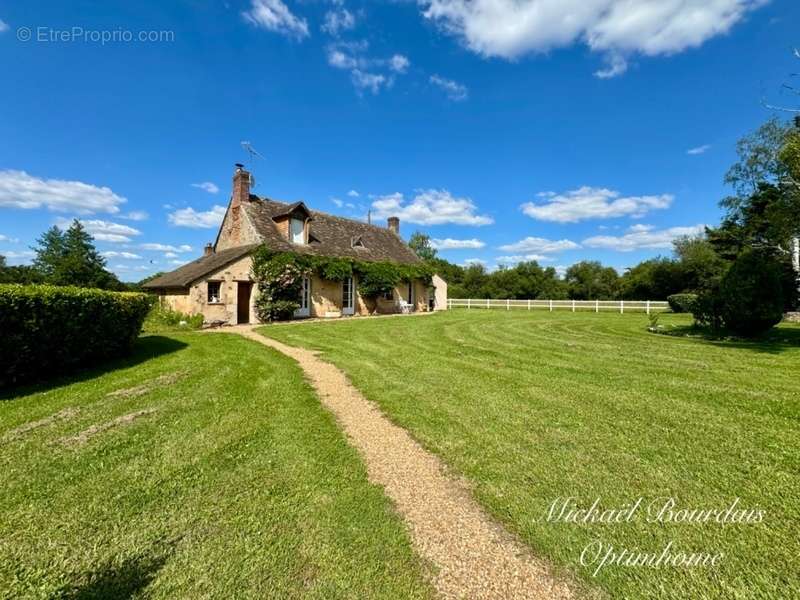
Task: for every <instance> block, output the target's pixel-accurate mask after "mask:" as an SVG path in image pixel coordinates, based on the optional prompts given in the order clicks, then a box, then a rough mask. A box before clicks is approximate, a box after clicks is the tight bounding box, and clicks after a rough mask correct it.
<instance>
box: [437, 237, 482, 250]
mask: <svg viewBox="0 0 800 600" xmlns="http://www.w3.org/2000/svg"><path fill="white" fill-rule="evenodd" d="M431 246H433V247H434V248H436V249H437V250H464V249H467V248H471V249H475V250H477V249H478V248H483V247H484V246H486V243H485V242H482V241H480V240H476V239H474V238H473V239H471V240H454V239H452V238H446V239H443V240H440V239H432V240H431Z"/></svg>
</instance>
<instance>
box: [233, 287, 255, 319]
mask: <svg viewBox="0 0 800 600" xmlns="http://www.w3.org/2000/svg"><path fill="white" fill-rule="evenodd" d="M252 289H253V284H252V283H250V282H249V281H240V282H239V289H238V292H237V295H236V322H237V323H239V324H243V323H249V322H250V291H251V290H252Z"/></svg>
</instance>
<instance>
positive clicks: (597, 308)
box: [594, 300, 600, 313]
mask: <svg viewBox="0 0 800 600" xmlns="http://www.w3.org/2000/svg"><path fill="white" fill-rule="evenodd" d="M594 312H596V313H599V312H600V300H595V301H594Z"/></svg>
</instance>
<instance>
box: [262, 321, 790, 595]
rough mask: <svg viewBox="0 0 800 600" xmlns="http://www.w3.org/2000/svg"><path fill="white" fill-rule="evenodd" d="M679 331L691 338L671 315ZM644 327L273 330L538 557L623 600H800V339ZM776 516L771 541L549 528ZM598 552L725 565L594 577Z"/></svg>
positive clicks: (750, 527)
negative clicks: (560, 513) (324, 362)
mask: <svg viewBox="0 0 800 600" xmlns="http://www.w3.org/2000/svg"><path fill="white" fill-rule="evenodd" d="M661 323H662V324H663V325H666V326H667V327H674V326H678V329H679V330H680V327H683V326H686V325H687V324H688V323H689V321H688V318H686V317H684V316H682V315H664V316H662V318H661ZM647 325H648V322H647V319H646V317H645V316H644V315H619V314H599V315H596V314H591V313H589V314H587V313H576V314H572V313H558V312H556V313H552V314H551V313H546V312H545V313H542V312H533V313H528V312H527V311H520V312H514V311H512V312H506V311H478V310H473V311H466V310H462V311H453V312H450V313H448V314H439V315H435V316H427V317H414V318H398V319H375V320H351V321H345V322H336V323H309V324H305V325H288V326H271V327H265V328H263V329H262V330H261V331H262V333H264V334H265V335H268V336H270V337H274V338H276V339H278V340H281V341H284V342H286V343H289V344H292V345H300V346H306V347H309V348H314V349H318V350H321V351H322V353H323V357H325V358H326V359H328V360H331V361H332V362H334V363H335V364H337V365H338V366H339V367H341V368H342V369H343V370H345V371H346V372H347V373H348V375H349V376H350V378H351V380H352V381H353V383H354V384H355V385H356V386H357V387H358V388H359V389H361V390H362V391H363V392H364V393H365V395H366V396H367V397H369V398H371V399H372V400H374V401H376V402H377V403H378V404H379V405H380V406H381V407H382V409H383V410H384V411H385V413H386V414H388V415H389V416H390V417H391V418H392V419H393V420H394V421H395V422H396V423H398V424H400V425H401V426H403V427H405V428H407V429H408V430H409V431H410V432H411V433H412V434H413V435H414V436H415V437H416V438H417V439H418V440H420V442H421V443H422V444H423V445H424V446H426V447H427V448H429V449H430V450H432V451H433V452H435V453H436V454H438V455H439V456H441V457H442V458H443V459H444V460H445V461H446V462H447V463H448V464H449V465H450V466H451V468H452V469H453V470H454V471H455V472H457V473H459V474H462V475H464V476H466V477H467V478H468V479H469V480H470V481H471V482H472V483H473V485H474V493H475V496H476V498H477V499H478V500H479V501H480V502H481V503H482V504H483V505H484V506H485V507H486V508H487V509H488V510H489V512H490V513H491V514H493V515H494V516H495V517H496V518H497V519H499V520H500V521H502V522H503V523H504V524H506V526H507V527H508V528H509V529H511V530H513V531H515V532H516V533H517V534H519V535H520V536H521V538H522V539H523V540H525V541H526V542H527V543H528V544H529V545H530V547H531V548H533V549H534V550H535V551H536V552H537V553H539V554H540V555H543V556H545V557H547V558H549V559H551V560H552V561H553V562H554V563H555V564H557V565H559V566H562V567H566V568H567V569H570V570H573V571H574V572H576V573H577V574H578V575H579V576H580V577H581V578H582V579H583V580H584V581H586V582H588V583H589V584H590V585H591V586H594V587H595V588H599V589H601V590H605V591H606V592H608V594H609V595H610V596H611V597H614V598H623V597H628V598H644V597H648V598H779V597H780V598H789V597H800V561H799V560H798V554H797V540H798V534H800V525H799V524H800V504H798V498H800V451H799V450H798V444H800V427H798V416H800V410H799V407H800V393H798V381H799V379H798V368H800V328H798V327H796V326H787V325H784V326H782V327H781V328H779V329H778V330H777V331H776V332H775V333H774V334H773V335H772V336H771V337H770V339H768V340H762V341H759V342H743V341H735V340H734V341H721V342H715V341H710V340H707V339H702V338H699V337H685V336H684V337H673V336H666V335H655V334H652V333H648V332H647V331H646V328H647ZM559 497H562V498H563V497H576V498H578V500H579V503H580V505H581V506H584V507H586V506H588V505H589V504H591V503H592V502H593V501H594V499H596V498H600V499H601V505H602V507H604V508H613V507H621V506H623V505H625V504H626V503H631V502H633V501H635V500H636V499H637V498H639V497H642V498H644V500H645V503H649V502H652V501H653V500H654V499H656V498H659V497H675V498H677V500H678V502H679V506H678V508H681V507H687V508H726V507H728V506H729V505H730V504H731V503H732V502H733V501H734V500H735V499H736V498H737V497H738V498H740V503H739V504H740V507H741V508H748V509H761V510H763V511H765V513H764V518H763V521H762V522H761V523H757V524H747V525H743V524H729V525H726V526H721V525H718V524H716V523H705V524H686V523H683V524H674V523H671V524H669V523H649V522H646V520H645V518H644V517H645V516H646V514H645V513H644V512H643V510H642V511H640V512H639V513H637V515H636V518H634V520H632V521H631V522H625V523H615V524H600V523H595V524H580V525H576V524H565V523H554V522H548V521H547V519H546V513H547V509H548V507H549V505H550V504H551V502H553V501H554V500H555V499H556V498H559ZM594 540H600V541H601V542H602V543H604V544H612V545H613V546H615V547H616V548H617V549H620V548H627V549H629V550H638V551H643V552H657V553H658V552H661V551H662V550H663V548H664V547H665V546H666V545H667V544H668V543H669V542H670V541H672V542H673V552H680V551H684V552H708V553H717V552H722V553H724V557H723V559H722V562H721V564H720V565H719V566H718V567H717V568H693V569H687V568H671V567H668V568H660V569H656V568H645V567H638V568H631V567H619V566H609V567H606V568H604V569H602V570H601V571H600V572H599V574H598V575H597V576H593V575H592V571H593V570H594V567H586V566H581V564H580V560H579V558H580V554H581V551H582V550H583V548H584V547H585V546H586V545H587V544H589V543H591V542H592V541H594Z"/></svg>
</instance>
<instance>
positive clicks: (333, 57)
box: [328, 48, 359, 69]
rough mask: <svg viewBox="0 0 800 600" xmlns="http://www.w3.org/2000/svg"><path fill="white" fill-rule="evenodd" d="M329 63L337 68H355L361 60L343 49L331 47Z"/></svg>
mask: <svg viewBox="0 0 800 600" xmlns="http://www.w3.org/2000/svg"><path fill="white" fill-rule="evenodd" d="M328 64H329V65H330V66H332V67H334V68H336V69H355V68H356V67H357V66H358V64H359V62H358V60H357V59H355V58H354V57H352V56H350V55H349V54H346V53H344V52H342V51H341V50H338V49H336V48H329V49H328Z"/></svg>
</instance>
